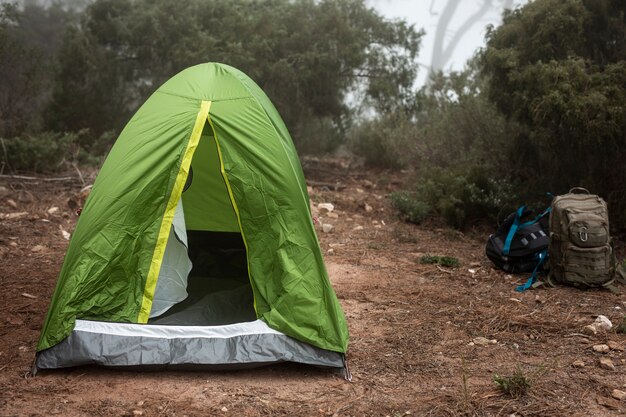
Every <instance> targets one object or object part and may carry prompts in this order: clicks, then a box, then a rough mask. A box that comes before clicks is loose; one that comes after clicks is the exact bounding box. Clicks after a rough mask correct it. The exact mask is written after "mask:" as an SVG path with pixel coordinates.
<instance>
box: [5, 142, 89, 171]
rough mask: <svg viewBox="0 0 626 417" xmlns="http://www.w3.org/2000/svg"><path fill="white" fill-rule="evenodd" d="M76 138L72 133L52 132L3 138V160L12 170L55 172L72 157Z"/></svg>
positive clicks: (62, 167)
mask: <svg viewBox="0 0 626 417" xmlns="http://www.w3.org/2000/svg"><path fill="white" fill-rule="evenodd" d="M76 139H77V135H76V134H74V133H67V134H61V133H52V132H44V133H40V134H38V135H32V136H24V137H15V138H11V139H3V140H2V143H3V161H4V162H5V164H6V165H8V167H9V168H10V169H12V170H14V171H28V172H40V173H51V172H57V171H59V170H62V169H64V168H65V166H64V163H65V162H66V161H67V160H68V159H71V158H72V145H73V144H74V143H75V142H76Z"/></svg>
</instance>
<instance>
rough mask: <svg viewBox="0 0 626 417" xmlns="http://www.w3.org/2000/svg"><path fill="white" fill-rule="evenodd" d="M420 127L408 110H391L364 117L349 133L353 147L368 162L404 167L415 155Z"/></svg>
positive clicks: (350, 144) (351, 147)
mask: <svg viewBox="0 0 626 417" xmlns="http://www.w3.org/2000/svg"><path fill="white" fill-rule="evenodd" d="M418 136H419V134H418V129H417V128H416V126H415V124H414V123H413V122H412V121H411V120H410V118H409V117H408V116H406V115H405V114H403V113H401V112H398V113H391V114H388V115H385V116H381V117H379V118H378V119H375V120H368V121H363V122H361V124H359V125H358V126H357V127H356V128H354V129H353V130H352V132H351V134H350V138H349V142H348V144H349V146H350V149H351V150H352V151H353V152H354V153H355V154H357V155H359V156H362V157H363V158H365V163H366V164H367V165H369V166H377V167H382V168H394V169H399V168H405V167H407V166H408V165H409V163H410V162H411V161H412V160H413V159H414V157H415V154H416V146H417V142H418Z"/></svg>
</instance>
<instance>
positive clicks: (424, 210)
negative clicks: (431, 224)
mask: <svg viewBox="0 0 626 417" xmlns="http://www.w3.org/2000/svg"><path fill="white" fill-rule="evenodd" d="M390 198H391V205H392V206H393V207H394V208H395V209H396V210H398V211H399V212H400V213H401V214H402V215H403V216H404V217H405V219H406V220H407V221H409V222H411V223H415V224H420V223H422V222H423V221H424V219H425V218H426V217H427V216H428V214H430V213H431V211H432V208H431V207H430V205H428V203H426V202H424V201H421V200H419V199H418V198H416V196H415V193H411V192H407V191H397V192H394V193H391V195H390Z"/></svg>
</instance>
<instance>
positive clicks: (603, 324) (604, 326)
mask: <svg viewBox="0 0 626 417" xmlns="http://www.w3.org/2000/svg"><path fill="white" fill-rule="evenodd" d="M593 325H594V326H595V327H596V329H597V330H599V331H605V332H606V331H609V330H611V329H612V328H613V323H611V320H609V319H608V318H607V317H606V316H602V315H600V316H598V317H596V321H594V322H593Z"/></svg>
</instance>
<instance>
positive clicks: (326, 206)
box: [317, 203, 335, 214]
mask: <svg viewBox="0 0 626 417" xmlns="http://www.w3.org/2000/svg"><path fill="white" fill-rule="evenodd" d="M317 209H318V210H319V212H320V214H326V213H330V212H331V211H333V210H334V209H335V206H334V205H333V204H331V203H319V204H318V205H317Z"/></svg>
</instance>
